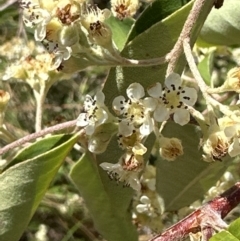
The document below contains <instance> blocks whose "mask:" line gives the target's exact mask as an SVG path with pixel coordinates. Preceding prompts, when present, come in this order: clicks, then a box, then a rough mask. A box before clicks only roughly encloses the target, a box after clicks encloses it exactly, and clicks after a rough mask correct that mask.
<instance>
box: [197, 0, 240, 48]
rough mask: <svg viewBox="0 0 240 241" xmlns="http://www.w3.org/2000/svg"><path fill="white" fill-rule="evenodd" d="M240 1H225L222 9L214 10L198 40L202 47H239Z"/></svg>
mask: <svg viewBox="0 0 240 241" xmlns="http://www.w3.org/2000/svg"><path fill="white" fill-rule="evenodd" d="M239 9H240V1H239V0H227V1H224V4H223V6H222V7H221V8H220V9H213V10H212V12H211V13H210V14H209V16H208V18H207V21H206V22H205V24H204V26H203V28H202V30H201V34H200V37H199V40H198V43H199V44H200V45H204V43H207V44H210V45H228V46H229V45H239V35H240V22H239Z"/></svg>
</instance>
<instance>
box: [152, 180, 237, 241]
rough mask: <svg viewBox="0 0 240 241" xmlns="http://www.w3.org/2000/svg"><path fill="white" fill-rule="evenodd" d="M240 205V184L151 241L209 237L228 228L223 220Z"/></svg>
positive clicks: (176, 240) (175, 240) (177, 240)
mask: <svg viewBox="0 0 240 241" xmlns="http://www.w3.org/2000/svg"><path fill="white" fill-rule="evenodd" d="M239 203H240V182H237V183H236V184H235V185H234V186H233V187H231V188H230V189H228V190H227V191H225V192H224V193H223V194H221V195H220V196H219V197H216V198H214V199H213V200H212V201H210V202H208V203H206V204H205V205H204V206H202V207H201V208H199V209H197V210H196V211H194V212H192V213H191V214H189V215H188V216H187V217H186V218H184V219H183V220H181V221H179V222H178V223H176V224H175V225H173V226H172V227H170V228H168V229H167V230H166V231H165V232H163V233H162V234H160V235H157V236H155V237H154V238H152V239H151V240H149V241H173V240H174V241H180V240H183V239H184V238H186V237H187V236H188V235H189V234H190V233H197V232H199V231H203V234H204V233H205V234H206V235H207V236H208V237H209V236H210V235H209V233H210V232H209V230H211V229H214V230H218V231H220V230H221V229H224V228H226V227H227V225H226V223H225V222H224V221H223V220H222V218H224V217H225V216H226V215H227V214H228V213H229V212H230V211H231V210H232V209H233V208H235V207H236V206H237V205H238V204H239Z"/></svg>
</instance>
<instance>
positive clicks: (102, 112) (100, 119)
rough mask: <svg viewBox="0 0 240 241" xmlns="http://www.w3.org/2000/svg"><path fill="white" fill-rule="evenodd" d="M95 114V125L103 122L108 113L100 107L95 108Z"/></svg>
mask: <svg viewBox="0 0 240 241" xmlns="http://www.w3.org/2000/svg"><path fill="white" fill-rule="evenodd" d="M96 115H97V119H98V120H97V125H101V124H103V123H104V122H106V120H107V119H108V113H107V112H106V111H105V110H104V109H102V108H100V109H98V110H97V112H96Z"/></svg>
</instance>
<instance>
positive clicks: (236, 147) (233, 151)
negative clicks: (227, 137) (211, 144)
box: [228, 138, 240, 157]
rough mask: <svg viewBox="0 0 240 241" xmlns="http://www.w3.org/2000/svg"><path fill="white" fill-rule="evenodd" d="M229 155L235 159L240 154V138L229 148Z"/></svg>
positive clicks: (235, 139)
mask: <svg viewBox="0 0 240 241" xmlns="http://www.w3.org/2000/svg"><path fill="white" fill-rule="evenodd" d="M228 154H229V156H231V157H235V156H237V155H239V154H240V144H239V139H238V138H234V141H233V143H232V144H231V145H230V146H229V149H228Z"/></svg>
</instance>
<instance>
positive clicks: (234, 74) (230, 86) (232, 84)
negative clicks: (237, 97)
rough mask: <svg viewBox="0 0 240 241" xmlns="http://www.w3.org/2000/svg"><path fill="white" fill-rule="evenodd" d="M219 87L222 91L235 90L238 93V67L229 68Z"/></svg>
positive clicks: (239, 87)
mask: <svg viewBox="0 0 240 241" xmlns="http://www.w3.org/2000/svg"><path fill="white" fill-rule="evenodd" d="M220 89H221V90H222V91H235V92H237V93H240V67H237V68H233V69H230V70H229V72H228V74H227V79H226V80H225V82H224V84H223V85H222V86H221V87H220Z"/></svg>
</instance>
